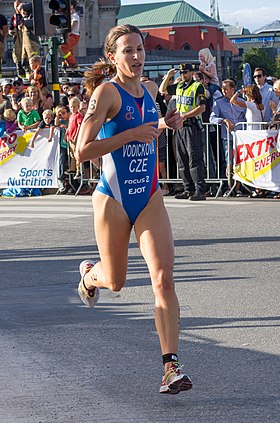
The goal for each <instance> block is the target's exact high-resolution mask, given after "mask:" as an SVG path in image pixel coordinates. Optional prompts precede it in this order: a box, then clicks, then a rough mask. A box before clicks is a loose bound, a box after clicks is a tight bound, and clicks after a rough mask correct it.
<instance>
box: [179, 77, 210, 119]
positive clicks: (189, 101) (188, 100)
mask: <svg viewBox="0 0 280 423" xmlns="http://www.w3.org/2000/svg"><path fill="white" fill-rule="evenodd" d="M200 85H201V86H202V87H203V85H202V84H201V83H200V82H198V81H195V82H193V83H192V84H191V85H189V86H188V87H187V88H186V89H184V83H183V82H179V84H178V85H177V88H176V109H177V111H179V112H182V113H186V112H189V111H190V110H193V109H195V108H196V107H197V104H196V92H197V89H198V87H199V86H200ZM203 88H204V87H203ZM204 91H205V89H204Z"/></svg>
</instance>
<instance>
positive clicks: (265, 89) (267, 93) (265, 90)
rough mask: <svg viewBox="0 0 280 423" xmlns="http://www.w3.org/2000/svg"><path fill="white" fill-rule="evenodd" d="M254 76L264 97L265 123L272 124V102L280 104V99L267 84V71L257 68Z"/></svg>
mask: <svg viewBox="0 0 280 423" xmlns="http://www.w3.org/2000/svg"><path fill="white" fill-rule="evenodd" d="M253 75H254V80H255V83H256V85H257V86H258V88H259V90H260V92H261V96H262V102H263V105H264V122H270V121H271V119H272V110H271V108H270V101H273V102H278V98H277V96H276V95H275V93H274V92H273V88H272V86H271V85H269V84H268V83H267V82H266V71H265V70H264V69H263V68H256V69H255V70H254V74H253Z"/></svg>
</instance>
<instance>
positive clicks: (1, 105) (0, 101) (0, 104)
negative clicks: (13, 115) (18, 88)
mask: <svg viewBox="0 0 280 423" xmlns="http://www.w3.org/2000/svg"><path fill="white" fill-rule="evenodd" d="M11 107H12V106H11V103H10V100H9V99H8V98H7V97H6V98H5V97H4V96H3V88H2V86H0V119H1V118H3V115H4V112H5V110H6V109H10V108H11Z"/></svg>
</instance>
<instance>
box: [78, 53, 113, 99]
mask: <svg viewBox="0 0 280 423" xmlns="http://www.w3.org/2000/svg"><path fill="white" fill-rule="evenodd" d="M115 74H116V66H115V65H114V64H113V63H111V62H107V61H106V60H105V59H104V58H103V57H102V58H101V59H100V60H99V61H98V62H95V63H94V64H93V65H92V67H91V68H89V69H88V70H86V71H85V73H84V82H83V85H84V86H85V88H86V91H87V94H88V95H92V93H93V92H94V90H95V88H96V87H98V85H100V84H102V82H103V81H104V79H107V78H111V77H112V76H114V75H115Z"/></svg>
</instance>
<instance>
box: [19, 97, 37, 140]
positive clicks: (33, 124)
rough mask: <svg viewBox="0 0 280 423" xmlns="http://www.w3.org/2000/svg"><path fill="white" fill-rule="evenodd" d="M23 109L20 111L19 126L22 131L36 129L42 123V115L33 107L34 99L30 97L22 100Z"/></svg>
mask: <svg viewBox="0 0 280 423" xmlns="http://www.w3.org/2000/svg"><path fill="white" fill-rule="evenodd" d="M21 107H22V109H21V110H20V111H19V112H18V116H17V117H18V126H19V128H20V129H21V130H22V131H24V132H25V131H28V130H29V129H35V128H37V126H38V125H39V124H40V120H41V118H40V115H39V113H38V112H37V111H36V110H34V109H33V101H32V99H31V98H30V97H24V98H23V99H22V100H21Z"/></svg>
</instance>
